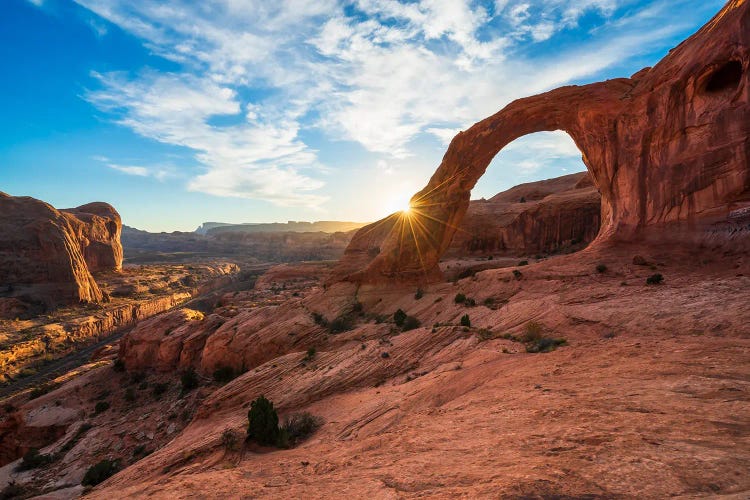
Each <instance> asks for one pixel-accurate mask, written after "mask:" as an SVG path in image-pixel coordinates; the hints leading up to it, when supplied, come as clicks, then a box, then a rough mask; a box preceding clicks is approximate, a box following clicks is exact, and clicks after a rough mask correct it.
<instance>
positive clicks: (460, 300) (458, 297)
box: [453, 293, 466, 304]
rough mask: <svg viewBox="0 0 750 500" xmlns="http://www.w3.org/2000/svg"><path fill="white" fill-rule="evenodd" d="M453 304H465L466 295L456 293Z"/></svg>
mask: <svg viewBox="0 0 750 500" xmlns="http://www.w3.org/2000/svg"><path fill="white" fill-rule="evenodd" d="M453 302H455V303H456V304H463V303H464V302H466V295H464V294H463V293H457V294H456V296H455V297H454V298H453Z"/></svg>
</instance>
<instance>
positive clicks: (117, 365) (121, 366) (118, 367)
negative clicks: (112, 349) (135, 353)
mask: <svg viewBox="0 0 750 500" xmlns="http://www.w3.org/2000/svg"><path fill="white" fill-rule="evenodd" d="M112 369H113V370H114V371H116V372H124V371H125V362H124V361H123V360H122V359H120V358H117V359H116V360H115V362H114V363H112Z"/></svg>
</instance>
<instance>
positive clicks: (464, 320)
mask: <svg viewBox="0 0 750 500" xmlns="http://www.w3.org/2000/svg"><path fill="white" fill-rule="evenodd" d="M461 326H466V327H469V326H471V320H470V319H469V315H468V314H464V315H463V316H461Z"/></svg>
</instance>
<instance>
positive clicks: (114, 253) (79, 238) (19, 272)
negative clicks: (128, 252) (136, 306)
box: [0, 193, 122, 307]
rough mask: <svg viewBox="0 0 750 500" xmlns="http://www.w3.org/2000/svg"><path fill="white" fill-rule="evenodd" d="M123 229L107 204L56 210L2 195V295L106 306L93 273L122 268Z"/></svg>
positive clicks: (53, 303)
mask: <svg viewBox="0 0 750 500" xmlns="http://www.w3.org/2000/svg"><path fill="white" fill-rule="evenodd" d="M121 228H122V223H121V221H120V216H119V214H118V213H117V211H115V209H114V208H112V207H111V206H109V205H107V204H106V203H91V204H88V205H84V206H81V207H78V208H75V209H69V210H56V209H55V208H54V207H52V206H51V205H49V204H47V203H44V202H42V201H39V200H36V199H34V198H30V197H14V196H10V195H7V194H5V193H0V283H2V286H3V288H2V289H1V290H0V296H3V297H6V298H7V297H15V298H17V299H20V300H22V301H24V302H29V303H41V304H44V305H45V306H48V307H49V306H54V305H58V304H70V303H77V302H100V301H102V300H103V298H104V297H103V294H102V292H101V290H100V289H99V286H98V285H97V284H96V281H95V280H94V278H93V276H92V275H91V271H103V270H114V271H116V270H119V269H120V268H121V266H122V246H120V230H121Z"/></svg>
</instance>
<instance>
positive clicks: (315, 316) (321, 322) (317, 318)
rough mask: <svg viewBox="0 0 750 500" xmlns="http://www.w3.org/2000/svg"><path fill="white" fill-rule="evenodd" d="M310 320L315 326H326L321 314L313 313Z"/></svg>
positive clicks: (326, 323)
mask: <svg viewBox="0 0 750 500" xmlns="http://www.w3.org/2000/svg"><path fill="white" fill-rule="evenodd" d="M312 318H313V321H314V322H315V324H316V325H318V326H322V327H327V326H328V321H326V318H325V316H323V315H322V314H320V313H318V312H314V313H312Z"/></svg>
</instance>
